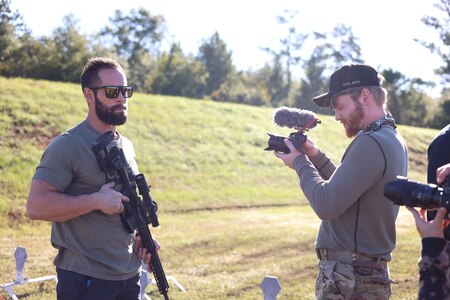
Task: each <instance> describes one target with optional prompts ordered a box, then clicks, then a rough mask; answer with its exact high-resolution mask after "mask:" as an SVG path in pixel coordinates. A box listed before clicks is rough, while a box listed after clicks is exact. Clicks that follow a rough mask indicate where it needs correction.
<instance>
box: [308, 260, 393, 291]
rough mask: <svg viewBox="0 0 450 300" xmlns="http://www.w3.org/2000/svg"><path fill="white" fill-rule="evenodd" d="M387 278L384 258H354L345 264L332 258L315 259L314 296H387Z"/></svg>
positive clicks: (388, 283) (389, 287)
mask: <svg viewBox="0 0 450 300" xmlns="http://www.w3.org/2000/svg"><path fill="white" fill-rule="evenodd" d="M391 282H392V281H391V280H390V279H389V269H388V266H387V262H386V261H382V262H368V261H355V262H353V264H345V263H341V262H338V261H333V260H320V261H319V275H318V276H317V279H316V298H317V299H320V300H341V299H342V300H343V299H351V300H371V299H374V300H375V299H376V300H380V299H389V296H390V295H391Z"/></svg>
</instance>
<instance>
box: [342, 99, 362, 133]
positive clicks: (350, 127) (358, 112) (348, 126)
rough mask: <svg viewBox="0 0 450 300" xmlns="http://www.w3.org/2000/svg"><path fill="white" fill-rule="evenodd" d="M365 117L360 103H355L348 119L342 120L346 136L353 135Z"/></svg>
mask: <svg viewBox="0 0 450 300" xmlns="http://www.w3.org/2000/svg"><path fill="white" fill-rule="evenodd" d="M364 117H365V113H364V110H363V109H362V107H361V104H359V103H356V106H355V109H354V110H353V111H352V113H351V114H350V116H349V118H348V120H346V121H345V122H344V128H345V134H346V135H347V137H348V138H352V137H354V136H355V135H356V134H357V133H358V131H360V130H361V122H362V120H363V119H364Z"/></svg>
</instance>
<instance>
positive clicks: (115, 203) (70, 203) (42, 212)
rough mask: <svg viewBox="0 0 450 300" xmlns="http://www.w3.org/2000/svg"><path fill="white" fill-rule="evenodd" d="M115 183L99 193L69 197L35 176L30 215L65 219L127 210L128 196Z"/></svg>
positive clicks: (29, 206) (54, 219)
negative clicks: (120, 191) (118, 190)
mask: <svg viewBox="0 0 450 300" xmlns="http://www.w3.org/2000/svg"><path fill="white" fill-rule="evenodd" d="M113 186H114V183H112V182H110V183H106V184H104V185H103V186H102V187H101V189H100V190H99V191H98V192H95V193H92V194H88V195H80V196H69V195H66V194H64V193H61V192H60V191H58V190H57V189H56V188H55V187H53V186H52V185H50V184H48V183H47V182H45V181H43V180H37V179H33V180H32V182H31V188H30V193H29V195H28V201H27V214H28V217H29V218H30V219H32V220H43V221H52V222H63V221H67V220H70V219H73V218H75V217H78V216H80V215H83V214H86V213H89V212H91V211H93V210H101V211H103V212H104V213H106V214H117V213H121V212H122V211H123V204H122V201H128V199H127V198H126V197H125V196H123V195H122V194H121V193H119V192H117V191H115V190H114V189H113V188H112V187H113Z"/></svg>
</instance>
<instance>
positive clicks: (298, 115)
mask: <svg viewBox="0 0 450 300" xmlns="http://www.w3.org/2000/svg"><path fill="white" fill-rule="evenodd" d="M273 122H274V123H275V124H277V125H278V126H280V127H288V128H295V129H296V130H299V131H308V130H309V129H312V128H314V127H316V126H317V124H318V123H320V120H319V119H317V117H316V114H315V113H313V112H312V111H309V110H306V109H299V108H291V107H286V106H282V107H280V108H278V109H276V110H275V113H274V115H273Z"/></svg>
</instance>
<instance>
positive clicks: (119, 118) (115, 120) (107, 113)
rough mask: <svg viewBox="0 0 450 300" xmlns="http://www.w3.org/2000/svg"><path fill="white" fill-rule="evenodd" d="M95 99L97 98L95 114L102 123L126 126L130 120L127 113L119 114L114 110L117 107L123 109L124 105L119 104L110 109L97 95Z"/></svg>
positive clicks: (123, 111)
mask: <svg viewBox="0 0 450 300" xmlns="http://www.w3.org/2000/svg"><path fill="white" fill-rule="evenodd" d="M94 97H95V114H96V115H97V117H98V118H99V119H100V121H102V122H103V123H106V124H109V125H123V124H125V122H126V121H127V119H128V113H127V111H126V110H122V111H121V112H120V113H118V114H116V113H114V110H115V109H116V108H117V107H122V105H123V104H117V105H114V106H111V107H110V108H108V107H106V106H105V105H103V104H102V103H101V102H100V100H99V99H98V98H97V95H95V96H94Z"/></svg>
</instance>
